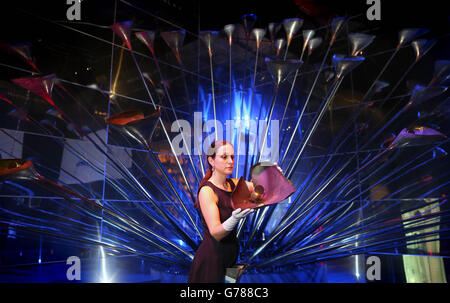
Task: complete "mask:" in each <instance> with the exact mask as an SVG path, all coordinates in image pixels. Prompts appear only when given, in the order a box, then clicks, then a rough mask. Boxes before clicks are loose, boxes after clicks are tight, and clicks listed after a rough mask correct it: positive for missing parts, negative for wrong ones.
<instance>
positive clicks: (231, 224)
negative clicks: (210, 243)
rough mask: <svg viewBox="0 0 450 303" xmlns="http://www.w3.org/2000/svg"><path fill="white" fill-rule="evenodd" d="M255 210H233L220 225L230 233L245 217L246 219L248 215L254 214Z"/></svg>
mask: <svg viewBox="0 0 450 303" xmlns="http://www.w3.org/2000/svg"><path fill="white" fill-rule="evenodd" d="M254 211H255V210H254V209H253V208H247V209H244V210H242V209H240V208H238V209H235V210H234V211H233V212H232V213H231V217H229V218H228V219H227V220H226V221H225V222H223V223H222V226H223V228H224V229H225V230H227V231H232V230H233V229H234V228H235V227H236V225H237V224H238V223H239V221H240V220H241V219H243V218H245V217H247V216H248V215H249V214H251V213H252V212H254Z"/></svg>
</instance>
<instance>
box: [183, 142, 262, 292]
mask: <svg viewBox="0 0 450 303" xmlns="http://www.w3.org/2000/svg"><path fill="white" fill-rule="evenodd" d="M207 160H208V165H209V169H208V171H207V172H206V175H205V177H204V178H203V180H202V182H201V183H200V186H199V189H198V201H197V202H196V203H195V207H196V208H197V209H198V208H200V212H201V216H200V217H201V221H202V225H203V241H202V243H201V244H200V246H199V248H198V250H197V252H196V253H195V256H194V260H193V261H192V265H191V270H190V272H189V278H188V282H190V283H199V282H207V283H222V282H224V278H225V271H226V268H227V267H232V266H233V265H234V264H235V263H236V261H237V258H238V254H239V243H238V241H237V238H236V230H235V228H236V226H237V224H238V223H239V220H241V219H242V218H244V217H246V216H247V215H248V214H250V213H251V212H253V210H252V209H245V210H244V211H241V209H240V208H238V209H236V210H233V207H232V204H231V193H232V192H233V190H234V187H235V186H236V184H237V182H238V181H239V180H238V179H230V178H227V176H228V175H230V174H231V173H232V172H233V168H234V149H233V145H231V144H230V143H228V142H226V141H216V142H213V143H212V144H211V146H210V148H209V149H208V152H207ZM247 186H248V187H249V190H250V192H252V191H253V183H251V182H247Z"/></svg>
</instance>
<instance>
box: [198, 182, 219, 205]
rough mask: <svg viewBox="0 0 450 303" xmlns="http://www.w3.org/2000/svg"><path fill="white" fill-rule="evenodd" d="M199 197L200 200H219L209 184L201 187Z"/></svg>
mask: <svg viewBox="0 0 450 303" xmlns="http://www.w3.org/2000/svg"><path fill="white" fill-rule="evenodd" d="M198 199H199V201H200V202H202V200H203V201H213V202H217V201H218V200H219V199H218V197H217V195H216V193H215V192H214V190H213V189H212V188H211V187H209V186H207V185H205V186H203V187H202V188H201V189H200V192H199V193H198Z"/></svg>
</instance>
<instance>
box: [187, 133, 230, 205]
mask: <svg viewBox="0 0 450 303" xmlns="http://www.w3.org/2000/svg"><path fill="white" fill-rule="evenodd" d="M227 144H230V143H228V142H227V141H224V140H219V141H214V142H213V143H211V145H210V146H209V148H208V151H207V152H206V163H208V166H209V168H208V170H207V171H206V173H205V176H204V177H203V179H202V181H201V182H200V184H199V186H198V191H197V197H198V195H199V193H200V189H201V188H202V186H203V185H204V184H205V183H206V182H207V181H208V180H209V178H211V176H212V166H211V164H209V161H208V158H209V157H212V158H213V159H214V158H215V157H216V151H217V150H218V149H219V147H221V146H224V145H227ZM194 207H195V208H197V209H198V208H199V207H200V202H199V201H198V198H197V201H195V203H194Z"/></svg>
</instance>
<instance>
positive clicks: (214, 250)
mask: <svg viewBox="0 0 450 303" xmlns="http://www.w3.org/2000/svg"><path fill="white" fill-rule="evenodd" d="M227 182H228V183H230V186H231V191H233V190H234V187H235V185H234V182H233V181H232V180H231V179H227ZM203 186H209V187H210V188H212V190H213V191H214V192H215V194H216V195H217V198H218V202H217V206H218V207H219V214H220V222H221V223H223V222H224V221H226V220H227V219H228V218H229V217H231V213H232V212H233V207H232V205H231V192H228V191H226V190H223V189H221V188H218V187H217V186H215V185H214V184H212V183H211V182H209V181H207V182H206V183H205V184H204V185H203ZM199 192H200V190H199ZM199 212H200V218H201V221H202V225H203V241H202V243H201V244H200V246H199V248H198V249H197V252H196V253H195V256H194V260H193V261H192V265H191V269H190V272H189V277H188V282H189V283H223V282H224V278H225V270H226V268H227V267H232V266H233V265H235V264H236V261H237V258H238V254H239V243H238V241H237V239H236V229H235V230H233V231H232V232H230V233H229V234H228V235H227V236H226V237H224V238H223V239H222V240H220V241H217V240H215V239H214V238H213V237H212V236H211V234H210V233H209V229H208V226H207V225H206V222H205V219H204V218H203V215H202V213H201V211H199Z"/></svg>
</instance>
